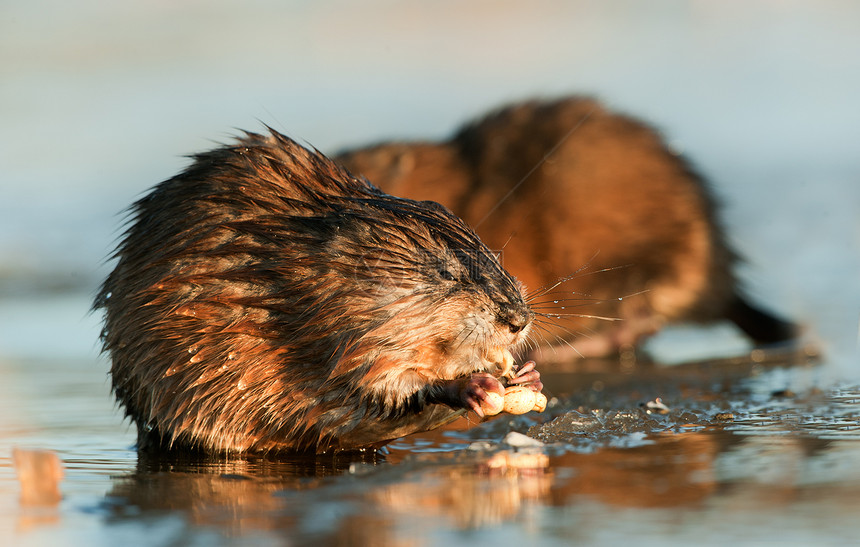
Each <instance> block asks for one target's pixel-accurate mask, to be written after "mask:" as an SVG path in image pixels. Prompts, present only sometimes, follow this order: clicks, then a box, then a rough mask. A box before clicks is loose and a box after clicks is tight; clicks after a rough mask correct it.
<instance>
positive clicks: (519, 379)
mask: <svg viewBox="0 0 860 547" xmlns="http://www.w3.org/2000/svg"><path fill="white" fill-rule="evenodd" d="M508 383H509V384H515V385H519V386H528V388H529V389H531V390H532V391H536V392H538V393H540V392H541V391H542V390H543V382H541V380H540V372H538V371H537V369H536V368H535V362H534V361H529V362H527V363H525V364H524V365H523V366H521V367H520V368H519V369H517V370H516V373H515V375H514V377H513V378H511V379H509V380H508Z"/></svg>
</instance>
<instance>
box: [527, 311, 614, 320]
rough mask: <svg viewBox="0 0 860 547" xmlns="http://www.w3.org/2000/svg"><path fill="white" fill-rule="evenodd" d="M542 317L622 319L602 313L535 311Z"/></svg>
mask: <svg viewBox="0 0 860 547" xmlns="http://www.w3.org/2000/svg"><path fill="white" fill-rule="evenodd" d="M536 315H540V316H543V317H552V318H561V317H579V318H582V319H600V320H602V321H623V320H624V319H622V318H621V317H606V316H603V315H589V314H585V313H536Z"/></svg>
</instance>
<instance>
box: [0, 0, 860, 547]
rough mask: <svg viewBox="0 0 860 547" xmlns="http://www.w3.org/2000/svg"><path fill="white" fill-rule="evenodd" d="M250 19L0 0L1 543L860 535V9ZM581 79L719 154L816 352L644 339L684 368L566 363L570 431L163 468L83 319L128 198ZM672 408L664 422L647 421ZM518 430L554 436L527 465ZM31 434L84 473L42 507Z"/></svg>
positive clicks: (768, 286)
mask: <svg viewBox="0 0 860 547" xmlns="http://www.w3.org/2000/svg"><path fill="white" fill-rule="evenodd" d="M242 6H243V7H242V9H237V7H236V4H235V3H232V2H226V1H219V0H212V1H208V2H181V3H170V2H161V3H152V2H134V1H132V2H123V3H113V4H109V3H104V2H99V1H97V0H81V1H78V2H74V3H69V2H59V1H57V0H34V1H32V2H18V3H6V5H4V6H3V7H2V8H0V14H2V17H0V21H2V23H0V25H2V32H0V113H2V116H0V119H2V122H3V123H0V190H2V192H0V545H16V546H17V545H25V546H27V545H31V546H41V545H57V544H60V545H87V546H92V545H95V546H99V545H105V546H108V545H110V546H114V545H123V544H125V545H147V546H149V545H203V544H205V545H284V544H290V545H303V544H317V545H323V544H329V543H343V544H382V545H388V544H391V545H440V544H444V545H459V544H469V545H475V544H477V545H484V544H486V545H490V544H493V545H499V544H503V545H507V544H516V543H522V544H540V545H553V544H559V545H565V544H571V543H583V544H604V545H617V544H621V543H635V544H638V545H689V544H697V545H700V544H706V545H708V544H711V545H725V544H727V543H729V542H731V543H733V544H738V545H744V544H762V543H771V542H778V543H781V544H787V545H810V544H815V545H828V544H832V545H844V544H846V543H852V542H856V538H857V537H858V536H860V521H858V519H857V518H856V515H857V514H858V509H860V507H858V505H860V501H859V500H860V472H858V469H860V438H858V436H860V434H858V424H860V408H858V407H860V389H858V387H857V386H858V385H860V359H858V330H859V329H858V327H860V325H858V320H860V283H858V282H857V280H858V275H860V220H858V219H860V184H859V183H858V181H860V156H858V154H857V153H856V152H857V143H858V142H860V99H858V98H860V63H858V59H860V33H857V32H856V21H857V20H858V18H860V5H858V4H857V3H856V2H847V1H843V0H821V1H818V2H814V3H811V2H803V1H802V0H784V1H780V2H773V1H771V0H750V1H747V2H677V1H674V0H655V1H652V2H639V1H637V0H611V1H605V2H588V1H579V0H538V1H537V2H529V3H521V4H518V3H515V2H502V3H495V2H493V3H489V2H480V1H479V2H466V3H464V2H460V1H456V2H455V1H447V0H444V1H441V2H434V3H425V4H419V3H396V2H388V1H385V0H383V1H375V0H368V1H367V2H362V3H360V4H359V3H351V2H346V1H334V2H316V3H311V2H271V1H269V0H252V1H250V2H245V3H243V5H242ZM570 93H586V94H592V95H596V96H598V97H600V98H601V99H603V100H604V101H606V102H607V103H608V104H610V105H611V106H613V107H615V108H618V109H621V110H623V111H626V112H630V113H633V114H635V115H638V116H641V117H643V118H645V119H647V120H649V121H650V122H652V123H654V124H655V125H656V126H657V127H659V128H660V129H661V130H662V131H664V133H665V134H666V137H667V139H668V140H669V142H670V143H671V144H672V145H673V147H675V148H677V149H678V150H680V151H682V152H684V153H685V154H686V155H688V156H689V157H690V158H691V159H692V160H693V162H694V163H695V165H696V166H697V168H698V169H699V170H700V171H701V172H702V173H703V174H704V175H705V176H706V177H707V178H708V179H709V180H710V181H711V183H712V187H713V188H714V191H715V193H716V194H717V195H718V196H719V197H720V198H721V200H722V201H723V203H724V208H723V210H722V215H721V218H722V219H723V223H724V225H725V227H726V230H727V232H728V234H729V237H730V238H731V240H732V241H733V242H734V243H735V245H736V246H737V248H738V250H739V251H740V252H741V253H742V254H743V255H744V257H745V258H746V259H747V262H745V263H744V264H742V265H741V266H740V267H739V275H740V278H741V280H742V283H743V285H744V287H745V289H746V290H747V291H748V292H749V293H750V294H751V295H752V297H753V299H754V300H756V301H757V302H759V303H760V304H762V305H764V306H766V307H768V308H770V309H773V310H775V311H778V312H780V313H782V314H784V315H786V316H789V317H792V318H794V319H796V320H797V321H800V322H802V323H803V324H804V325H805V327H806V330H807V334H806V336H805V341H807V342H809V343H811V344H814V346H815V347H816V348H818V349H819V350H821V354H820V355H819V356H817V357H812V356H808V355H806V354H805V353H804V352H803V351H789V350H788V348H781V349H779V350H777V349H774V350H773V351H771V352H768V353H764V354H762V353H761V352H752V351H751V348H749V346H748V344H747V343H746V342H745V341H744V340H743V339H741V338H740V337H739V336H738V335H737V333H736V332H735V331H734V330H733V329H732V328H730V327H728V326H725V325H723V326H717V327H715V328H712V329H699V328H676V329H672V330H671V331H670V332H666V333H665V334H664V335H661V336H659V337H658V338H657V339H655V340H653V341H652V342H650V343H649V344H648V349H649V350H650V352H651V354H652V355H653V356H654V357H655V360H656V361H657V362H658V363H661V365H648V364H646V363H643V362H639V363H638V364H637V365H636V366H633V367H631V366H630V363H628V362H624V363H612V362H610V363H597V362H591V363H580V364H579V365H577V366H572V365H571V366H570V367H568V368H556V369H545V368H544V369H543V370H542V373H543V375H544V378H545V383H546V385H547V389H548V390H549V392H550V393H551V394H552V395H554V396H555V397H556V400H555V402H554V404H553V405H552V406H551V407H550V408H549V409H548V411H547V412H546V413H545V414H543V415H535V414H529V415H526V416H521V417H517V418H500V419H497V420H494V421H492V422H489V423H485V424H475V423H467V422H461V423H459V424H457V427H456V428H452V429H448V430H446V431H441V432H435V433H431V434H426V435H421V436H416V437H411V438H407V439H403V440H400V441H398V442H395V443H392V444H391V445H390V446H389V447H388V450H387V452H386V453H385V454H382V455H380V456H378V457H373V458H370V457H366V458H363V459H361V460H360V461H352V460H350V459H348V458H346V459H344V458H339V459H338V460H336V461H331V460H319V461H308V460H301V461H267V460H252V461H248V460H239V461H216V462H211V461H210V462H200V461H175V460H169V459H161V460H159V459H153V458H138V455H137V453H136V451H135V450H134V447H133V444H134V440H135V439H134V431H133V428H132V427H131V426H130V425H129V424H128V423H127V422H124V421H123V419H122V415H121V411H119V410H118V409H117V408H116V407H115V405H114V403H113V402H112V400H111V397H110V393H109V381H108V378H107V369H108V365H107V363H106V362H105V361H104V359H102V358H100V357H99V356H98V350H97V343H98V342H97V338H98V321H99V318H98V317H97V316H94V315H89V314H88V313H87V310H88V308H89V306H90V300H91V296H92V295H93V294H94V292H95V290H96V286H97V284H98V282H99V280H100V279H101V278H102V277H103V276H104V275H105V273H106V272H107V270H108V268H109V267H110V263H109V262H105V260H104V257H105V256H107V255H108V254H109V252H110V248H111V246H112V241H113V240H114V238H115V237H116V236H117V234H118V230H119V227H120V225H121V216H118V212H119V211H120V210H122V209H123V208H124V207H125V206H126V205H128V204H129V203H130V202H131V201H132V200H133V199H134V198H135V197H137V196H139V195H140V194H141V192H143V191H144V190H145V189H146V188H148V187H149V186H151V185H153V184H155V183H157V182H158V181H159V180H162V179H164V178H166V177H169V176H171V175H173V174H174V173H175V172H176V171H178V170H179V169H180V168H181V167H182V166H184V165H185V164H186V161H185V160H184V159H183V158H182V157H181V155H183V154H188V153H193V152H195V151H199V150H202V149H205V148H208V147H211V146H212V141H213V140H214V141H219V142H224V141H225V140H227V139H228V138H229V136H230V135H231V134H235V132H236V131H235V130H234V129H233V128H236V127H240V128H247V129H251V130H254V129H259V128H260V125H261V123H260V122H265V123H269V124H271V125H272V126H274V127H275V128H277V129H279V130H281V131H283V132H285V133H287V134H289V135H291V136H293V137H295V138H296V139H298V140H300V141H302V142H309V143H310V144H313V145H314V146H317V147H318V148H320V149H322V150H325V151H327V152H335V151H337V150H338V149H339V148H341V147H345V146H354V145H361V144H366V143H369V142H373V141H376V140H379V139H390V138H400V137H407V138H420V139H423V138H441V137H443V136H445V135H448V134H450V133H451V132H453V131H454V130H455V128H456V127H457V126H458V125H459V124H461V123H463V122H464V121H466V120H467V119H469V118H471V117H473V116H476V115H478V114H480V113H482V112H485V111H486V110H488V109H490V108H493V107H495V106H497V105H499V104H500V103H503V102H506V101H510V100H520V99H523V98H527V97H533V96H555V95H559V94H570ZM658 397H659V398H661V400H662V403H663V404H665V405H666V406H667V407H668V408H669V409H670V410H669V412H668V413H667V414H655V413H651V414H648V413H646V412H645V409H643V407H642V406H640V405H642V404H643V403H648V402H655V400H656V399H657V398H658ZM511 432H519V433H523V434H526V433H528V434H530V435H532V436H533V437H535V438H539V439H543V440H544V441H545V442H546V443H547V444H546V445H545V446H543V447H539V448H530V449H525V448H524V449H515V448H512V447H509V446H507V445H505V444H504V443H503V439H505V438H506V436H507V435H508V434H510V433H511ZM470 447H471V448H470ZM16 448H17V449H18V450H19V452H18V454H19V458H23V459H19V465H20V466H23V467H26V463H21V462H29V463H30V464H32V465H37V464H40V465H43V466H44V467H42V468H40V469H41V471H39V473H38V474H39V475H40V476H42V477H43V478H50V477H52V476H53V473H56V472H57V469H58V468H59V467H55V466H57V464H60V465H61V468H62V479H61V480H59V481H58V482H50V481H49V482H48V484H47V485H42V487H43V488H44V490H37V491H35V493H36V494H39V496H36V498H35V499H36V500H37V501H38V500H40V501H41V502H42V503H41V504H34V503H32V501H33V499H34V498H33V497H32V496H31V497H27V498H22V493H24V492H23V491H22V482H21V481H19V480H18V479H17V478H16V470H15V469H14V467H13V451H14V449H16ZM21 450H25V451H26V450H30V451H31V452H23V453H22V452H21ZM23 467H22V469H23ZM31 494H32V492H31Z"/></svg>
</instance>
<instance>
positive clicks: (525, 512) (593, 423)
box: [104, 370, 860, 545]
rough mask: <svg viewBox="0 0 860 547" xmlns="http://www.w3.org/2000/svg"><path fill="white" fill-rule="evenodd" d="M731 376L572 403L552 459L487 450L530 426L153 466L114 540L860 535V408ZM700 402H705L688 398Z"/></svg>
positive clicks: (541, 428) (551, 434) (124, 485)
mask: <svg viewBox="0 0 860 547" xmlns="http://www.w3.org/2000/svg"><path fill="white" fill-rule="evenodd" d="M700 372H701V371H700ZM746 372H748V371H746ZM612 374H613V375H615V374H616V373H615V372H613V373H612ZM658 376H659V375H658ZM718 376H719V375H718ZM731 376H732V374H730V373H724V374H723V375H722V377H720V378H718V379H719V381H718V382H714V380H715V377H714V376H711V375H708V374H700V383H699V385H694V387H695V389H692V390H690V391H688V390H687V389H686V388H685V389H680V388H679V387H678V386H677V385H676V386H675V387H674V389H670V390H664V391H661V392H656V393H654V392H652V393H651V395H665V394H666V393H669V394H670V395H671V397H670V398H669V399H667V401H668V402H669V403H670V407H672V408H671V410H670V411H669V412H668V413H666V414H665V415H657V416H655V415H653V414H648V413H646V412H645V411H644V410H643V409H641V408H639V407H638V406H636V405H633V406H632V410H623V409H622V410H597V409H592V410H588V409H584V408H582V407H581V405H580V406H578V407H577V408H578V410H571V407H570V406H568V405H569V403H570V401H569V400H566V399H564V397H563V398H562V400H563V401H566V402H565V403H564V404H562V405H561V407H557V408H555V409H554V411H553V412H554V414H553V415H552V416H550V417H549V418H548V419H547V420H546V421H545V422H544V423H538V422H537V420H538V418H535V422H532V425H531V428H530V430H529V433H530V435H531V436H533V437H538V438H544V439H545V440H547V441H550V442H549V444H546V445H543V446H540V447H537V448H535V447H528V448H516V447H513V446H508V445H506V444H505V443H504V442H487V441H481V442H474V441H477V440H479V439H481V438H487V437H490V438H492V437H495V436H496V433H499V432H502V431H508V430H509V429H510V427H511V424H512V423H513V424H515V426H516V424H520V426H522V423H521V422H516V421H513V422H512V421H505V420H504V419H503V420H497V421H495V422H490V423H486V424H482V425H480V426H477V427H472V428H471V429H468V430H451V431H447V432H444V431H443V432H431V433H427V434H424V435H421V436H417V437H413V438H410V439H406V440H404V441H402V442H400V443H395V444H394V445H392V448H391V450H390V451H389V452H387V453H383V454H363V455H354V454H353V455H347V456H340V457H338V458H333V457H312V458H293V459H286V460H272V459H265V458H248V459H231V460H211V459H203V460H201V459H196V460H195V459H194V458H190V457H186V458H177V457H172V458H166V457H164V456H154V455H151V454H141V455H140V459H139V462H138V467H137V470H136V471H135V472H134V473H133V474H131V475H126V476H121V477H117V478H115V479H114V480H113V486H112V489H111V491H110V492H109V494H108V496H107V501H106V502H105V504H104V507H105V509H106V511H107V513H108V518H107V520H108V523H109V524H111V525H121V524H126V525H128V524H131V525H142V524H143V523H146V525H147V526H149V525H151V524H153V523H155V524H156V525H157V524H158V523H159V522H160V523H161V524H162V526H161V527H160V529H161V530H168V529H171V528H170V526H168V523H169V522H175V520H176V519H177V518H179V519H181V521H182V522H183V523H184V525H183V526H181V527H180V528H181V533H182V534H183V536H182V537H181V538H179V539H181V540H186V539H188V537H189V534H190V535H191V536H194V535H195V534H201V533H203V531H206V530H209V531H211V530H217V532H218V533H219V534H223V535H225V536H226V537H237V538H238V537H241V538H245V539H247V538H249V537H264V538H266V539H268V540H271V541H272V542H282V541H283V540H284V539H286V540H288V541H289V542H295V543H299V544H305V543H321V544H324V543H338V544H355V545H367V544H385V545H423V544H438V543H443V542H446V541H447V540H446V539H445V537H451V536H450V535H451V534H454V536H456V537H459V538H461V539H462V538H468V541H469V542H470V543H478V544H482V543H483V544H489V543H492V542H493V541H496V540H497V539H498V538H499V537H500V536H498V535H494V534H502V533H504V534H508V535H510V534H514V535H516V534H519V535H520V536H519V537H520V538H529V537H541V538H546V537H552V536H558V537H559V538H562V539H563V540H564V541H566V540H569V539H571V538H587V539H594V538H604V539H605V538H606V537H607V534H609V536H608V537H610V538H613V537H614V536H612V535H611V534H614V533H618V534H622V533H627V534H635V533H638V532H641V531H642V530H645V529H647V528H648V526H656V524H655V523H660V522H666V523H675V524H673V526H674V525H677V524H678V523H679V522H683V521H685V520H687V519H693V520H692V521H691V522H695V523H697V524H696V526H699V525H701V526H703V527H705V528H707V527H709V526H711V527H719V528H720V529H725V528H724V527H725V526H728V525H730V524H731V523H732V522H736V523H737V525H738V526H742V527H744V528H743V529H744V530H746V532H745V533H756V531H757V530H758V532H759V533H760V532H761V530H760V528H761V527H762V526H764V524H763V523H765V522H770V521H772V520H774V519H777V520H779V519H783V520H784V519H785V517H784V516H783V512H784V511H787V510H791V509H792V508H797V507H798V506H801V505H803V504H805V503H808V500H810V499H815V500H816V503H815V505H813V506H812V507H810V508H809V511H811V513H810V514H813V515H814V514H816V511H817V512H819V513H820V512H821V511H822V510H824V511H826V514H824V515H820V514H819V515H818V517H819V518H821V519H823V520H822V522H823V521H827V519H831V520H833V519H836V520H837V521H838V522H837V524H836V526H837V529H838V527H839V526H842V527H843V528H844V527H845V526H846V525H850V524H846V523H850V522H851V520H849V519H846V518H844V516H845V515H847V514H848V512H850V511H857V510H860V501H858V500H860V471H858V470H857V469H855V466H852V465H851V464H850V462H852V461H856V460H857V458H858V453H860V443H858V442H857V441H858V437H857V435H858V431H860V424H858V418H857V416H858V414H860V395H858V393H857V392H846V391H842V392H839V393H833V394H819V395H814V394H813V395H811V396H802V395H796V396H794V397H793V398H791V397H786V395H785V393H783V392H782V391H777V392H774V393H773V394H772V395H768V396H766V397H760V396H759V395H757V393H759V391H757V390H759V388H760V387H761V386H762V385H768V382H769V381H768V379H767V378H764V377H760V378H759V380H758V382H757V383H756V385H755V386H754V387H755V389H753V391H749V390H748V389H746V388H740V387H737V386H738V384H737V381H738V380H741V378H740V377H734V379H732V378H730V377H731ZM648 377H649V378H651V379H652V380H653V378H654V376H653V375H649V376H648ZM675 378H676V380H678V381H679V382H681V383H686V382H691V378H692V374H687V373H684V372H683V371H682V370H680V371H679V374H677V376H676V377H675ZM747 378H748V377H747ZM604 380H605V381H606V382H609V381H610V378H608V377H607V378H604ZM615 380H616V381H618V380H617V378H615ZM618 382H619V384H621V383H623V382H620V381H618ZM627 382H628V385H627V386H625V387H623V388H622V387H619V386H617V385H616V388H617V389H616V391H615V393H616V397H617V396H618V395H617V394H618V393H633V392H643V391H647V390H649V389H651V387H650V386H649V384H647V382H645V381H644V380H643V379H641V378H637V377H636V375H635V374H634V375H628V376H627ZM692 383H693V384H695V382H692ZM702 383H705V384H709V383H713V384H714V385H715V386H716V387H715V389H716V390H717V391H709V390H708V389H707V388H705V387H704V386H703V385H702ZM726 386H729V388H728V389H726ZM731 386H734V387H731ZM688 387H689V386H688ZM556 390H557V391H556V393H559V394H561V393H562V392H563V389H562V388H561V387H559V386H556ZM585 391H588V390H587V389H586V390H585ZM691 392H696V393H698V394H700V395H699V397H697V398H687V399H684V398H681V396H679V395H678V394H688V393H691ZM720 393H722V398H719V397H718V395H719V394H720ZM777 395H778V396H777ZM735 397H736V398H735ZM622 408H623V406H622ZM726 409H729V410H731V412H730V413H727V412H725V411H726ZM727 415H730V416H731V417H730V418H727V417H726V416H727ZM461 426H462V424H461ZM461 426H456V427H461ZM526 427H528V426H526ZM499 436H502V435H499ZM468 443H471V444H470V446H469V448H468V449H465V446H466V445H467V444H468ZM456 446H459V449H455V447H456ZM846 462H847V463H846ZM831 494H836V498H837V499H839V500H840V505H839V506H838V507H836V508H834V506H833V505H832V504H830V503H826V502H824V500H825V499H826V498H827V496H829V495H831ZM816 508H817V509H816ZM631 511H633V512H631ZM625 515H626V516H625ZM750 515H759V516H761V517H762V520H755V519H752V518H751V517H750ZM839 515H843V518H842V520H841V521H839V520H838V519H839V518H840V517H839ZM643 519H645V520H644V521H643ZM789 520H790V519H789ZM643 522H647V524H643ZM830 524H831V525H833V523H832V522H831V523H830ZM667 525H668V524H667ZM625 526H627V527H628V528H627V529H626V532H625V531H624V530H625ZM630 527H632V528H630ZM694 528H695V527H694ZM156 529H159V527H158V526H157V527H156ZM476 531H480V535H479V536H474V535H473V534H474V533H475V532H476ZM446 535H447V536H446ZM502 537H503V538H504V537H508V538H509V539H510V537H509V536H502ZM476 538H478V539H476ZM176 539H177V538H174V540H176ZM691 539H693V540H694V539H695V535H693V536H692V537H691Z"/></svg>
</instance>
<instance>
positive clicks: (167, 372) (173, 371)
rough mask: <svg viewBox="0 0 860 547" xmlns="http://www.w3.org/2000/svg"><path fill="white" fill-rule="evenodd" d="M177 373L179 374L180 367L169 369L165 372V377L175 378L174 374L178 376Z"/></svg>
mask: <svg viewBox="0 0 860 547" xmlns="http://www.w3.org/2000/svg"><path fill="white" fill-rule="evenodd" d="M177 372H179V367H170V368H169V369H167V370H166V371H165V372H164V376H165V377H167V376H173V375H174V374H176V373H177Z"/></svg>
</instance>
